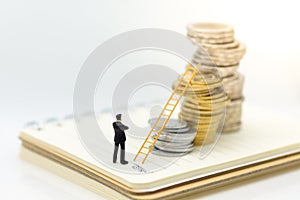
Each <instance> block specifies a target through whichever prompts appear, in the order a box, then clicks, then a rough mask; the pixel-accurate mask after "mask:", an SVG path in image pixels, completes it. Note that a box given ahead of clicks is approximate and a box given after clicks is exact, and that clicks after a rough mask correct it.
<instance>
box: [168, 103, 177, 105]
mask: <svg viewBox="0 0 300 200" xmlns="http://www.w3.org/2000/svg"><path fill="white" fill-rule="evenodd" d="M168 105H170V106H176V104H172V103H168Z"/></svg>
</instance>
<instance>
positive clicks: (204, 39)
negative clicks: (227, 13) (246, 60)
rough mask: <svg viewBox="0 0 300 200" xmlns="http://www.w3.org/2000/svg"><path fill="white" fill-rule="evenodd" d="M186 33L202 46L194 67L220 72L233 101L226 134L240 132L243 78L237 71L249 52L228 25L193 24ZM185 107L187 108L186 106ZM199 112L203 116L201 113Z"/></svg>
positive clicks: (230, 106)
mask: <svg viewBox="0 0 300 200" xmlns="http://www.w3.org/2000/svg"><path fill="white" fill-rule="evenodd" d="M187 32H188V33H187V35H188V37H189V38H190V39H191V41H192V42H193V43H194V44H196V45H198V46H199V48H198V50H197V51H196V52H195V54H194V56H193V59H192V63H193V65H198V64H201V67H205V68H207V69H212V70H217V72H218V74H219V76H220V77H221V79H222V83H223V87H224V89H225V91H226V93H227V95H228V96H229V98H230V102H229V103H228V104H227V106H226V117H225V123H224V127H223V132H233V131H237V130H239V129H240V126H241V113H242V102H243V95H242V90H243V83H244V76H243V75H241V74H240V73H238V72H237V70H238V68H239V63H240V60H241V59H242V58H243V56H244V54H245V52H246V47H245V45H244V44H242V43H241V42H239V41H238V40H236V39H235V37H234V29H233V27H232V26H230V25H227V24H220V23H194V24H189V25H188V26H187ZM195 103H196V102H195ZM182 107H185V104H184V103H183V105H182ZM199 112H200V114H201V112H202V110H201V109H200V110H199ZM199 112H198V113H199Z"/></svg>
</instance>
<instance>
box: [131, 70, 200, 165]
mask: <svg viewBox="0 0 300 200" xmlns="http://www.w3.org/2000/svg"><path fill="white" fill-rule="evenodd" d="M197 71H198V69H197V68H195V67H193V66H192V65H191V64H189V65H188V66H187V68H186V70H185V72H184V73H183V74H182V75H181V77H180V79H179V81H178V83H177V86H176V87H175V88H174V90H173V92H172V94H171V96H170V97H169V99H168V101H167V103H166V104H165V106H164V108H163V109H162V111H161V113H160V114H159V116H158V118H157V120H156V121H155V123H154V124H153V126H152V128H151V130H150V131H149V133H148V136H147V137H146V139H145V141H144V142H143V144H142V146H141V147H140V149H139V151H138V153H137V154H136V156H135V157H134V159H133V160H134V161H135V160H136V159H137V157H138V155H140V154H143V155H144V156H145V157H144V159H143V161H142V163H143V164H144V162H145V160H146V158H147V157H148V155H149V154H150V152H151V151H152V149H153V147H154V145H155V143H156V141H157V139H158V138H159V136H160V134H161V133H162V131H163V130H164V128H165V126H166V124H167V123H168V121H169V119H170V117H171V115H172V113H173V111H174V110H175V108H176V106H177V104H178V103H179V101H180V99H181V97H182V96H183V95H184V93H185V91H186V90H187V88H188V86H189V85H190V84H191V82H192V80H193V78H194V76H195V75H196V73H197ZM180 86H181V87H180ZM159 122H160V123H159ZM161 123H162V126H160V125H159V124H161ZM153 133H154V134H155V135H153Z"/></svg>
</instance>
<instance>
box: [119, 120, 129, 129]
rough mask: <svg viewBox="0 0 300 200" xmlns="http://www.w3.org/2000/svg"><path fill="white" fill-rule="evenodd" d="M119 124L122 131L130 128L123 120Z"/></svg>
mask: <svg viewBox="0 0 300 200" xmlns="http://www.w3.org/2000/svg"><path fill="white" fill-rule="evenodd" d="M118 126H119V128H120V129H121V130H122V131H125V130H128V129H129V127H128V126H125V125H124V124H122V123H121V122H119V123H118Z"/></svg>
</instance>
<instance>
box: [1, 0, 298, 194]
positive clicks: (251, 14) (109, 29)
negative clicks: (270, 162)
mask: <svg viewBox="0 0 300 200" xmlns="http://www.w3.org/2000/svg"><path fill="white" fill-rule="evenodd" d="M297 3H298V2H297V1H292V0H285V1H274V0H273V1H254V0H252V1H238V0H236V1H233V0H227V1H221V0H220V1H215V0H207V1H203V0H185V1H174V0H164V1H159V0H151V1H145V0H144V1H140V0H126V1H122V0H118V1H116V0H114V1H101V0H94V1H92V0H85V1H74V0H73V1H66V0H64V1H58V0H52V1H38V0H27V1H22V0H10V1H4V0H1V1H0V92H1V93H0V95H1V96H0V121H1V126H0V134H1V139H0V147H1V151H0V155H1V166H0V167H1V170H0V177H1V178H0V184H1V185H0V187H1V198H3V199H21V198H22V199H101V197H99V196H98V195H96V194H94V193H92V192H89V191H87V190H86V189H84V188H81V187H79V186H77V185H75V184H72V183H70V182H68V181H67V180H64V179H62V178H59V177H57V176H55V175H53V174H51V173H48V172H46V171H44V170H42V169H39V168H38V167H35V166H33V165H31V164H29V163H27V162H25V161H22V160H20V159H19V158H18V151H19V146H20V142H19V140H18V138H17V136H18V130H19V129H21V128H22V126H23V124H24V123H25V122H27V121H29V120H38V121H43V120H44V119H45V118H47V117H49V116H50V117H51V116H58V117H62V116H63V115H65V114H66V113H70V112H72V94H73V87H74V84H75V80H76V76H77V74H78V72H79V70H80V66H81V64H82V63H83V62H84V60H85V59H86V58H87V56H88V55H89V53H91V52H92V51H93V49H94V48H96V47H97V46H98V45H100V44H101V43H102V42H103V41H105V40H107V39H109V38H110V37H112V36H113V35H117V34H119V33H122V32H124V31H129V30H132V29H137V28H145V27H149V28H164V29H171V30H174V31H177V32H180V33H182V34H185V26H186V24H187V23H190V22H196V21H213V22H224V23H230V24H232V25H234V27H235V31H236V37H237V38H238V39H239V40H241V41H243V42H244V43H246V45H247V54H246V56H245V57H244V59H243V60H242V62H241V67H240V71H241V72H242V73H243V74H244V75H245V76H246V83H245V90H244V94H245V97H246V102H247V104H249V105H250V104H251V105H255V106H258V107H261V108H262V112H263V111H266V112H267V111H272V112H279V113H281V114H282V115H284V116H286V117H292V118H299V122H300V57H299V56H300V54H299V53H300V37H299V36H300V26H299V18H300V12H299V5H298V4H297ZM263 109H264V110H263ZM245 114H246V113H245ZM276 126H280V124H274V127H270V131H271V130H272V128H276ZM298 130H299V128H298ZM253 134H255V133H253ZM283 134H284V133H283ZM295 134H300V133H299V132H297V133H295ZM299 188H300V170H299V169H294V170H289V171H287V172H285V173H279V174H278V173H277V174H272V175H271V176H268V177H267V178H265V179H260V180H256V181H251V182H249V183H247V182H246V183H243V184H236V185H235V186H234V187H229V188H225V189H224V190H222V191H221V192H218V193H216V192H210V193H205V195H204V197H206V198H207V199H239V198H241V197H242V198H243V199H269V198H272V199H283V198H285V199H298V198H297V197H299V195H300V189H299Z"/></svg>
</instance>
